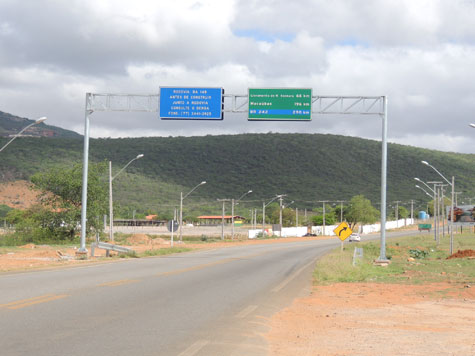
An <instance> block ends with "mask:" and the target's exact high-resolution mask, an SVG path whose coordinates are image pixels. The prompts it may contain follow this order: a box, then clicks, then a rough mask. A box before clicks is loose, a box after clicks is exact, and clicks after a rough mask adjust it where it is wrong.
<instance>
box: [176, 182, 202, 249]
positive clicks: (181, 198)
mask: <svg viewBox="0 0 475 356" xmlns="http://www.w3.org/2000/svg"><path fill="white" fill-rule="evenodd" d="M203 184H206V181H202V182H201V183H200V184H198V185H196V186H195V187H194V188H193V189H192V190H190V191H189V192H188V193H186V194H185V196H183V192H180V242H182V241H183V231H182V227H183V200H184V199H185V198H186V197H187V196H188V195H190V194H191V193H192V192H193V191H194V190H195V189H196V188H198V187H199V186H200V185H203Z"/></svg>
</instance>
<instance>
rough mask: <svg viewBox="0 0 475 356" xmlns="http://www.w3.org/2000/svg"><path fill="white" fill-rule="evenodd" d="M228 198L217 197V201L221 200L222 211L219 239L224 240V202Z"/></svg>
mask: <svg viewBox="0 0 475 356" xmlns="http://www.w3.org/2000/svg"><path fill="white" fill-rule="evenodd" d="M230 200H231V199H218V201H220V202H223V213H222V215H221V240H224V203H225V202H227V201H230Z"/></svg>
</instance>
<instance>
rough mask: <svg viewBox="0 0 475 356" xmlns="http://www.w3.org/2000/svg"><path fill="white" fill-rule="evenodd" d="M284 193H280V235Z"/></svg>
mask: <svg viewBox="0 0 475 356" xmlns="http://www.w3.org/2000/svg"><path fill="white" fill-rule="evenodd" d="M283 197H284V196H283V195H282V194H281V195H279V205H280V211H279V224H280V233H279V235H280V237H282V201H283Z"/></svg>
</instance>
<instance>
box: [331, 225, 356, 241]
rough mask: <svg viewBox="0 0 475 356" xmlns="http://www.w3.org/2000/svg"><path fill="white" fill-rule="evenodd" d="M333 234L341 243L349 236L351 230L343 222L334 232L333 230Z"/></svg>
mask: <svg viewBox="0 0 475 356" xmlns="http://www.w3.org/2000/svg"><path fill="white" fill-rule="evenodd" d="M333 232H334V233H335V235H336V236H337V237H338V238H339V239H340V240H341V241H344V240H346V239H347V238H348V237H349V236H350V235H351V233H352V232H353V230H351V229H350V226H349V225H348V224H347V223H346V222H345V221H343V222H342V223H341V224H340V225H338V226H337V227H336V228H335V230H333Z"/></svg>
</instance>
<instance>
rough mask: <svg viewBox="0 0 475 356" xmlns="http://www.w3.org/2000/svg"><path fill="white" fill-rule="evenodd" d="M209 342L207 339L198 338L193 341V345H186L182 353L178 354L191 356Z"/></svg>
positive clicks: (179, 355)
mask: <svg viewBox="0 0 475 356" xmlns="http://www.w3.org/2000/svg"><path fill="white" fill-rule="evenodd" d="M208 344H209V341H207V340H199V341H197V342H195V343H194V344H193V345H191V346H190V347H188V348H187V349H186V350H185V351H183V352H182V353H180V354H178V356H193V355H196V354H197V353H198V352H200V350H201V349H202V348H203V347H205V346H206V345H208Z"/></svg>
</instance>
